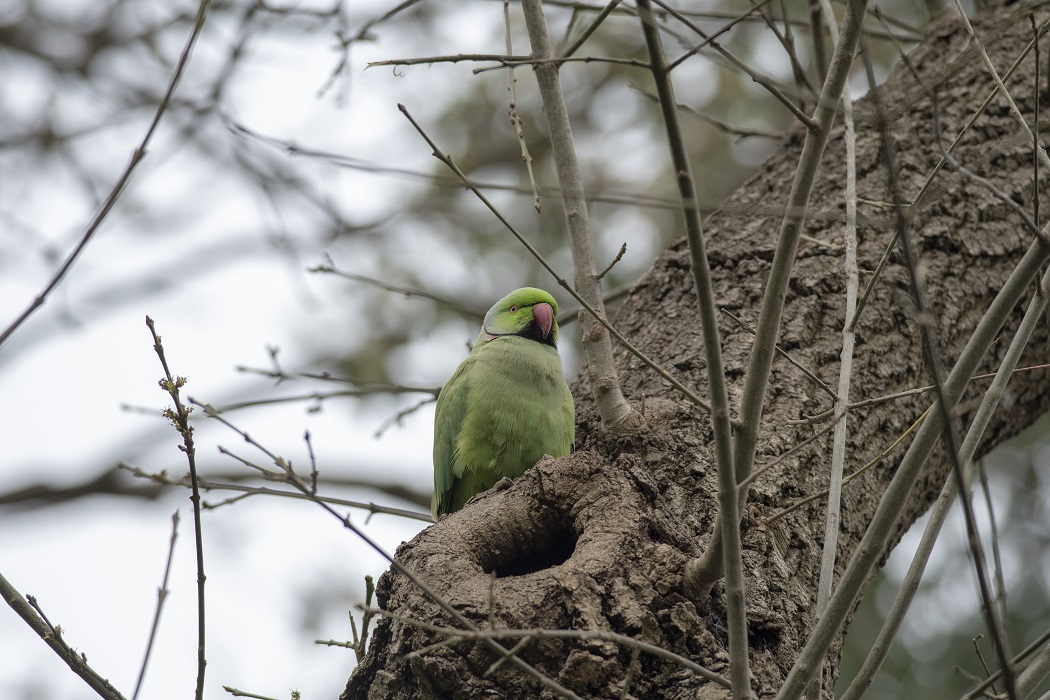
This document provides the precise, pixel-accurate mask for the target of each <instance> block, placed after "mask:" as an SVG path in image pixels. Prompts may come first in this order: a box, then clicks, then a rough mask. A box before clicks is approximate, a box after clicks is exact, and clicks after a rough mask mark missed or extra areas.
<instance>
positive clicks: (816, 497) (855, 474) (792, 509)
mask: <svg viewBox="0 0 1050 700" xmlns="http://www.w3.org/2000/svg"><path fill="white" fill-rule="evenodd" d="M928 415H930V409H926V410H925V411H923V413H922V415H920V416H919V417H918V418H916V419H915V421H914V422H913V423H912V424H911V425H909V426H908V429H907V430H905V431H904V432H903V433H901V434H900V435H898V436H897V439H896V440H894V441H893V442H892V443H890V445H889V447H887V448H886V449H884V450H883V451H882V452H880V453H879V454H878V455H877V456H876V457H874V458H872V459H871V460H869V461H868V463H867V464H865V465H864V466H863V467H861V468H860V469H858V470H857V471H855V472H853V473H852V474H850V475H849V476H847V477H845V478H844V479H843V480H842V485H843V486H845V485H846V484H848V483H850V482H851V481H853V480H854V479H856V478H857V477H858V476H861V475H862V474H864V473H865V472H867V471H868V470H869V469H871V468H872V467H874V466H875V465H876V464H878V463H879V462H881V461H882V460H884V459H886V457H888V456H889V454H890V453H891V452H893V451H894V450H895V449H897V447H898V446H899V445H900V444H901V443H902V442H904V440H905V439H906V438H907V437H908V436H909V435H911V434H912V433H913V432H915V429H916V428H917V427H918V426H919V424H920V423H922V422H923V421H924V420H925V419H926V417H927V416H928ZM828 493H829V490H828V489H824V490H823V491H820V492H818V493H815V494H813V495H812V496H806V497H805V498H803V499H802V500H800V501H796V502H795V503H792V504H791V505H790V506H788V507H787V508H783V509H781V510H778V511H777V512H776V513H774V514H773V515H770V516H769V517H767V518H763V519H762V522H763V523H764V524H766V525H768V524H770V523H772V522H775V521H777V520H780V519H781V518H783V517H784V516H785V515H787V514H789V513H794V512H795V511H796V510H798V509H799V508H801V507H802V506H804V505H806V504H807V503H812V502H813V501H818V500H820V499H821V498H824V497H825V496H827V495H828Z"/></svg>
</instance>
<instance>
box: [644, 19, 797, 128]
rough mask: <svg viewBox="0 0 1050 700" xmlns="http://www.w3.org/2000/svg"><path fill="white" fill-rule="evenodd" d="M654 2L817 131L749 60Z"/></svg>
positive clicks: (674, 63)
mask: <svg viewBox="0 0 1050 700" xmlns="http://www.w3.org/2000/svg"><path fill="white" fill-rule="evenodd" d="M653 2H655V3H656V4H657V5H659V6H660V7H662V8H663V9H664V11H665V12H667V14H669V15H671V16H672V17H674V18H675V19H677V20H678V21H679V22H681V23H682V24H684V25H685V26H687V27H689V28H690V29H691V30H693V31H694V32H696V33H697V34H698V35H700V36H702V37H703V38H704V42H705V44H706V45H709V46H710V47H711V48H713V49H714V50H715V51H717V52H718V54H719V55H720V56H722V58H724V59H725V60H727V61H729V63H730V64H732V65H733V66H734V67H735V68H736V69H738V70H740V71H742V72H743V73H745V74H746V75H747V76H748V77H749V78H751V80H753V81H754V82H755V83H757V84H758V85H761V86H762V87H763V88H765V89H766V92H768V93H769V94H770V95H772V96H773V97H774V98H776V99H777V100H778V101H779V102H780V103H781V104H783V105H784V106H785V107H787V109H788V111H789V112H791V114H793V115H794V117H795V119H798V120H799V121H800V122H802V124H804V125H805V126H806V128H807V129H808V130H809V131H810V132H811V133H812V132H814V131H816V129H817V122H815V121H814V120H813V119H812V118H811V117H810V116H809V115H808V114H806V113H805V112H803V111H802V110H801V109H799V106H798V105H797V104H795V103H794V102H793V101H792V100H791V98H789V97H788V96H787V95H785V94H784V93H783V92H782V91H781V90H780V88H778V87H777V86H776V85H774V84H773V81H772V80H770V79H769V78H767V77H766V76H764V75H762V74H761V73H759V72H758V71H756V70H755V69H754V68H752V67H751V66H749V65H748V64H747V62H745V61H742V60H740V59H739V58H737V57H736V56H735V55H734V54H733V53H732V52H731V51H729V50H728V49H726V48H725V47H724V46H722V45H721V44H719V43H718V42H717V41H715V40H714V37H712V36H710V35H709V34H708V33H707V32H705V31H704V30H703V29H701V28H700V27H699V26H698V25H697V24H696V23H695V22H692V21H690V20H689V19H688V18H687V17H685V16H684V15H682V13H680V12H678V10H676V9H674V8H673V7H671V6H670V5H668V4H667V3H665V2H663V0H653ZM690 55H692V54H686V56H690ZM684 59H685V57H682V58H679V59H678V60H676V61H673V62H671V63H670V64H669V66H668V70H674V69H675V68H676V67H677V66H678V65H679V64H680V63H681V62H682V61H683V60H684Z"/></svg>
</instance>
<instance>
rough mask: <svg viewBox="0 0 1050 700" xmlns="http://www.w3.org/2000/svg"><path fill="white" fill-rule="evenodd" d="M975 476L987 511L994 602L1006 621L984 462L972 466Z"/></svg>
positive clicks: (995, 528) (1000, 564) (996, 528)
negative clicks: (979, 481)
mask: <svg viewBox="0 0 1050 700" xmlns="http://www.w3.org/2000/svg"><path fill="white" fill-rule="evenodd" d="M974 467H975V469H976V470H977V475H978V477H979V478H980V480H981V491H982V492H983V493H984V507H985V509H986V510H987V511H988V527H989V529H990V530H991V538H992V561H993V562H994V563H995V566H994V569H993V572H992V573H993V576H994V577H995V600H996V602H997V603H998V604H999V615H1000V616H1001V617H1002V618H1003V619H1004V620H1005V619H1006V582H1005V581H1003V558H1002V555H1001V554H1000V553H999V526H998V525H996V523H995V508H993V507H992V489H991V487H990V486H989V485H988V474H987V472H986V470H985V468H984V460H981V461H980V462H977V464H976V465H974Z"/></svg>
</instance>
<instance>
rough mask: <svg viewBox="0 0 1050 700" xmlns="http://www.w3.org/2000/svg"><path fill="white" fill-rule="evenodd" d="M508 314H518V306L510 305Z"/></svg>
mask: <svg viewBox="0 0 1050 700" xmlns="http://www.w3.org/2000/svg"><path fill="white" fill-rule="evenodd" d="M510 312H511V313H512V314H516V313H518V305H517V304H511V305H510Z"/></svg>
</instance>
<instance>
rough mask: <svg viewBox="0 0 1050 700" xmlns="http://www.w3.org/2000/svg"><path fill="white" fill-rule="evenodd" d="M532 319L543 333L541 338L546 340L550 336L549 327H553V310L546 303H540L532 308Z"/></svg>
mask: <svg viewBox="0 0 1050 700" xmlns="http://www.w3.org/2000/svg"><path fill="white" fill-rule="evenodd" d="M532 319H533V320H534V321H535V322H536V325H538V326H539V327H540V330H542V331H543V337H544V338H546V337H547V336H548V335H550V334H551V327H552V326H554V309H552V308H551V305H550V304H548V303H547V302H545V301H544V302H540V303H539V304H536V305H534V306H533V307H532Z"/></svg>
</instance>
